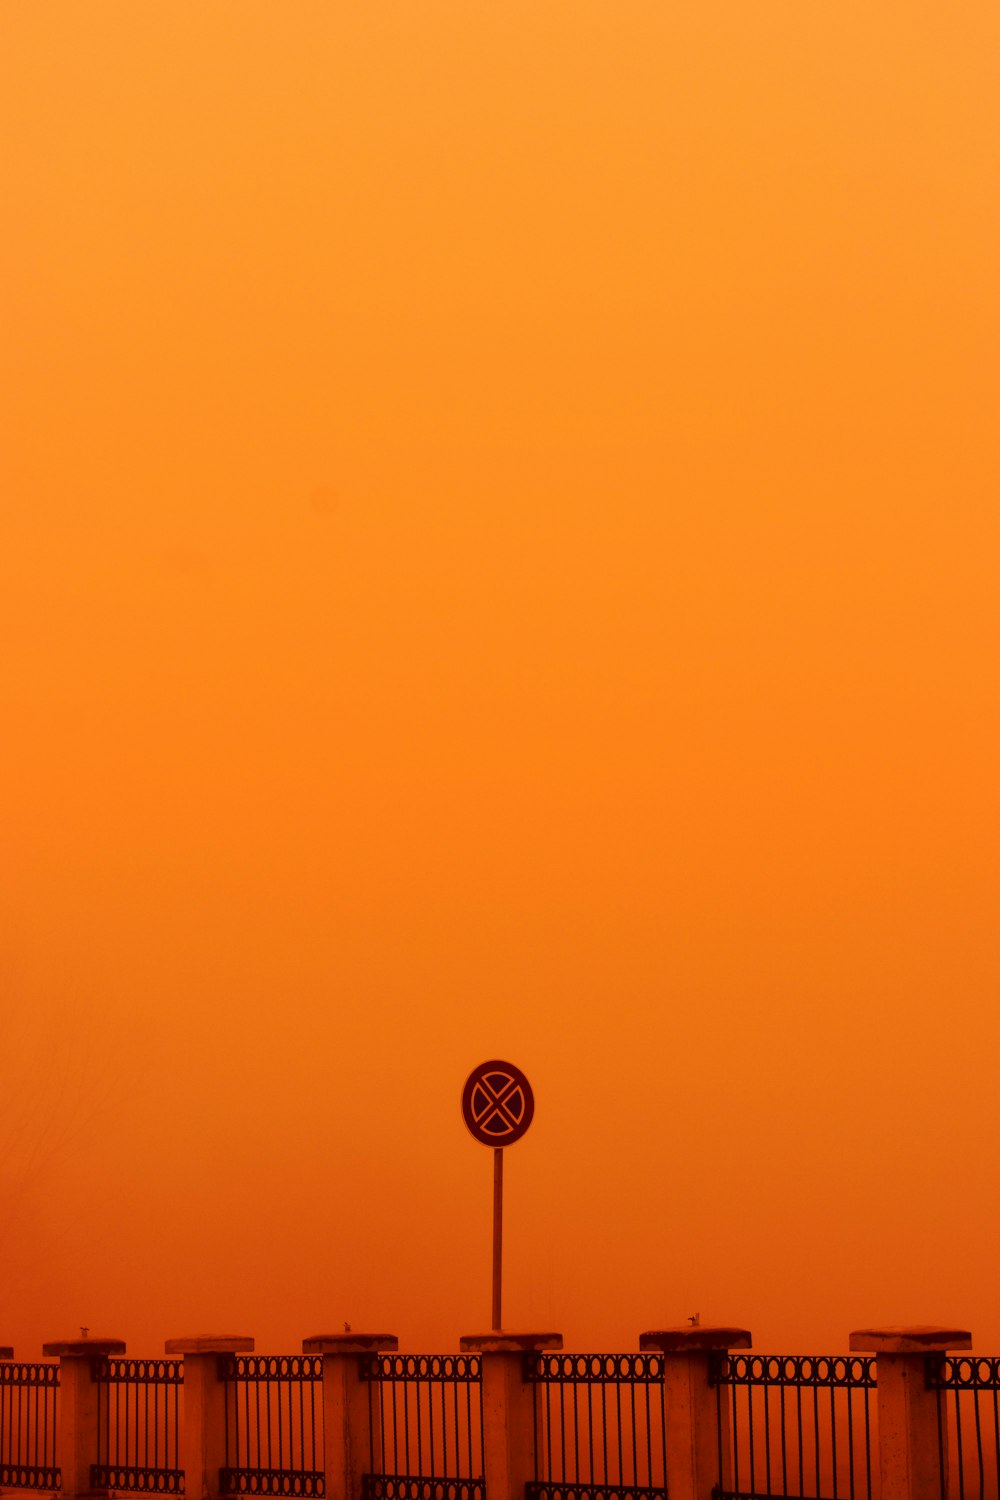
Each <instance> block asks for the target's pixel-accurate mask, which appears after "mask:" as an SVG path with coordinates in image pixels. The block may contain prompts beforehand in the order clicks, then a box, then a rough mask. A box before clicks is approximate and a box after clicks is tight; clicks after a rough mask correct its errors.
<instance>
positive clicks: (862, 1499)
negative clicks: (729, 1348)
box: [712, 1354, 878, 1500]
mask: <svg viewBox="0 0 1000 1500" xmlns="http://www.w3.org/2000/svg"><path fill="white" fill-rule="evenodd" d="M712 1378H713V1380H714V1382H715V1384H716V1387H717V1392H718V1410H719V1482H718V1485H717V1495H718V1496H719V1500H763V1497H770V1500H784V1497H794V1500H872V1496H873V1494H874V1493H876V1492H877V1488H878V1463H877V1459H876V1461H875V1463H874V1465H873V1462H872V1441H873V1430H874V1426H875V1402H874V1401H873V1400H872V1392H873V1391H874V1389H875V1385H876V1366H875V1360H874V1358H872V1357H862V1356H860V1355H847V1356H844V1357H838V1356H833V1355H781V1354H740V1355H735V1354H730V1355H720V1356H718V1357H717V1360H716V1362H715V1364H714V1367H713V1376H712ZM727 1401H728V1405H729V1413H728V1415H729V1428H730V1442H731V1454H732V1460H731V1474H727V1473H726V1472H725V1469H726V1465H725V1456H724V1452H723V1433H724V1421H723V1403H724V1402H727Z"/></svg>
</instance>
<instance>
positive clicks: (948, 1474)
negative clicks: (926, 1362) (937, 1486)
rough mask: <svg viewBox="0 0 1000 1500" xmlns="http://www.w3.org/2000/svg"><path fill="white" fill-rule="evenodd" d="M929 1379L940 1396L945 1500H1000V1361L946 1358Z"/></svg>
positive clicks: (939, 1422) (941, 1471)
mask: <svg viewBox="0 0 1000 1500" xmlns="http://www.w3.org/2000/svg"><path fill="white" fill-rule="evenodd" d="M929 1378H930V1384H931V1385H932V1387H934V1388H935V1389H936V1390H937V1392H938V1409H937V1410H938V1434H937V1437H938V1456H939V1467H940V1474H941V1500H947V1497H950V1500H997V1496H998V1490H1000V1359H988V1358H985V1357H984V1358H979V1359H977V1358H975V1357H974V1356H970V1355H967V1356H965V1357H964V1358H960V1357H959V1356H957V1355H955V1356H952V1357H950V1358H942V1359H941V1361H940V1364H939V1365H938V1367H937V1369H936V1370H935V1369H934V1368H933V1366H932V1367H931V1371H930V1376H929Z"/></svg>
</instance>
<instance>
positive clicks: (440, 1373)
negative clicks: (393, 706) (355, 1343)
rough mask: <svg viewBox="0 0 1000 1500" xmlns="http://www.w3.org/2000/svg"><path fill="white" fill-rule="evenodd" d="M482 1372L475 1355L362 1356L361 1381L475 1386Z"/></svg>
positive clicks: (479, 1360) (477, 1357)
mask: <svg viewBox="0 0 1000 1500" xmlns="http://www.w3.org/2000/svg"><path fill="white" fill-rule="evenodd" d="M482 1369H483V1366H482V1360H481V1359H480V1357H479V1355H478V1354H366V1355H365V1356H364V1357H363V1358H362V1361H361V1378H362V1380H393V1381H396V1380H398V1381H403V1382H406V1381H441V1382H449V1383H456V1384H463V1383H467V1384H475V1383H476V1382H477V1381H479V1380H481V1379H482Z"/></svg>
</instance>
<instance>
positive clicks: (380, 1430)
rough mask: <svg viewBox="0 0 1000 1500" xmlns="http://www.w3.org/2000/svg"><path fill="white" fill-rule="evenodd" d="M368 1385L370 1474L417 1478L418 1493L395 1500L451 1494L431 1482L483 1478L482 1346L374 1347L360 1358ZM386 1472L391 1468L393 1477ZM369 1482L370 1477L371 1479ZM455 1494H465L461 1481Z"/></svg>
mask: <svg viewBox="0 0 1000 1500" xmlns="http://www.w3.org/2000/svg"><path fill="white" fill-rule="evenodd" d="M361 1374H362V1377H363V1378H364V1379H365V1380H367V1381H368V1382H369V1386H368V1435H369V1445H370V1453H371V1462H370V1464H369V1469H370V1470H371V1471H375V1470H378V1474H377V1475H376V1474H375V1473H374V1472H371V1473H370V1474H369V1475H368V1476H367V1478H368V1479H370V1480H371V1482H372V1483H373V1484H374V1483H376V1482H377V1483H378V1484H379V1485H384V1484H386V1483H389V1482H391V1483H392V1484H394V1485H396V1486H399V1485H401V1484H403V1483H404V1482H406V1483H417V1482H419V1484H420V1485H421V1486H423V1487H422V1488H421V1489H420V1490H419V1493H417V1492H414V1493H413V1495H410V1494H409V1493H408V1492H407V1493H405V1494H404V1491H403V1490H400V1489H397V1490H395V1491H394V1492H393V1500H448V1491H447V1489H446V1488H445V1489H442V1490H441V1493H440V1497H439V1496H438V1491H437V1490H436V1489H434V1488H433V1486H432V1487H431V1488H429V1489H428V1488H427V1487H426V1486H427V1485H428V1484H429V1483H430V1482H431V1481H433V1482H435V1483H440V1484H442V1485H445V1486H447V1485H448V1484H456V1483H459V1482H460V1484H464V1485H467V1486H471V1489H469V1491H468V1493H469V1494H470V1495H471V1494H472V1493H473V1491H475V1490H477V1487H478V1492H480V1493H481V1491H482V1486H483V1470H484V1468H485V1460H484V1456H483V1401H482V1363H481V1361H480V1358H479V1356H478V1354H369V1355H364V1356H362V1359H361ZM387 1476H389V1477H388V1478H387ZM366 1482H367V1480H366ZM455 1496H456V1500H465V1492H464V1491H463V1490H461V1488H459V1489H456V1490H455Z"/></svg>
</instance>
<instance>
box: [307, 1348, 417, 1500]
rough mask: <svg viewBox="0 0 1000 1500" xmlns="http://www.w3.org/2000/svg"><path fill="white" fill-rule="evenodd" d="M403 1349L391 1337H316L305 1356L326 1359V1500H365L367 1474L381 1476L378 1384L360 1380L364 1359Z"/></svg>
mask: <svg viewBox="0 0 1000 1500" xmlns="http://www.w3.org/2000/svg"><path fill="white" fill-rule="evenodd" d="M398 1348H399V1340H398V1339H397V1338H396V1336H395V1334H392V1333H316V1334H313V1336H312V1337H311V1338H308V1339H303V1340H302V1353H303V1354H322V1356H323V1473H324V1482H325V1489H326V1500H361V1482H362V1479H363V1478H364V1476H365V1474H377V1473H379V1470H380V1466H381V1453H382V1410H381V1405H380V1403H379V1392H378V1386H377V1384H375V1383H373V1382H372V1381H370V1380H364V1379H362V1376H361V1358H362V1356H363V1355H365V1354H378V1353H379V1351H380V1350H383V1349H385V1350H388V1351H393V1350H396V1349H398Z"/></svg>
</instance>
